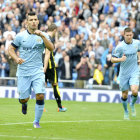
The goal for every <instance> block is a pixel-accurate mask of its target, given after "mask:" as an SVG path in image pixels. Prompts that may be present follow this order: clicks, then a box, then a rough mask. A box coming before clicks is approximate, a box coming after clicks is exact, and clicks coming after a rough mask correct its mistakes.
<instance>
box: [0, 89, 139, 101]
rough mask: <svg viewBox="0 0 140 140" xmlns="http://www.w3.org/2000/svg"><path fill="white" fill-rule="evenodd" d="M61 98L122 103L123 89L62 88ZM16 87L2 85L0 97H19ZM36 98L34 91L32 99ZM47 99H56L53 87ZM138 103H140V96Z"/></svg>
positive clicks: (48, 90) (48, 92)
mask: <svg viewBox="0 0 140 140" xmlns="http://www.w3.org/2000/svg"><path fill="white" fill-rule="evenodd" d="M60 93H61V99H62V100H65V101H85V102H108V103H120V102H121V91H117V90H91V89H89V90H88V89H60ZM130 96H131V92H129V96H128V102H130ZM18 97H19V95H18V93H17V88H16V87H0V98H18ZM34 98H35V94H34V92H32V94H31V99H34ZM45 99H46V100H54V95H53V89H52V88H46V96H45ZM137 103H139V104H140V96H139V97H138V100H137Z"/></svg>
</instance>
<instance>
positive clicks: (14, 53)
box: [8, 45, 25, 64]
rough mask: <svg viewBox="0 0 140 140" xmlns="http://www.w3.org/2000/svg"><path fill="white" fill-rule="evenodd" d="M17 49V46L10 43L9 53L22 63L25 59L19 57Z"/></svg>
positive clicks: (17, 61)
mask: <svg viewBox="0 0 140 140" xmlns="http://www.w3.org/2000/svg"><path fill="white" fill-rule="evenodd" d="M15 49H16V48H15V47H13V46H12V45H10V46H9V48H8V53H9V55H10V56H11V57H12V59H14V60H15V61H16V63H17V64H22V63H23V62H24V61H25V60H23V59H22V58H19V57H18V56H17V55H16V52H15Z"/></svg>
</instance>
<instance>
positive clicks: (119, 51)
mask: <svg viewBox="0 0 140 140" xmlns="http://www.w3.org/2000/svg"><path fill="white" fill-rule="evenodd" d="M122 53H123V52H122V48H121V47H120V46H117V47H116V48H115V50H114V52H113V54H112V57H117V58H120V57H121V56H122Z"/></svg>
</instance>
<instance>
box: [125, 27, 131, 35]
mask: <svg viewBox="0 0 140 140" xmlns="http://www.w3.org/2000/svg"><path fill="white" fill-rule="evenodd" d="M125 32H133V31H132V29H131V28H129V27H127V28H125V29H124V34H125Z"/></svg>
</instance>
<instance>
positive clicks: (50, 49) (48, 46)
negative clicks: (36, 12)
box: [34, 30, 54, 51]
mask: <svg viewBox="0 0 140 140" xmlns="http://www.w3.org/2000/svg"><path fill="white" fill-rule="evenodd" d="M34 34H36V35H38V36H40V37H41V38H42V39H43V41H44V44H45V47H46V48H47V49H48V50H49V51H53V50H54V45H53V44H52V42H51V41H49V40H48V39H47V38H46V37H45V35H44V34H43V33H42V32H41V31H39V30H36V31H35V32H34Z"/></svg>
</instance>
